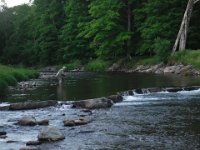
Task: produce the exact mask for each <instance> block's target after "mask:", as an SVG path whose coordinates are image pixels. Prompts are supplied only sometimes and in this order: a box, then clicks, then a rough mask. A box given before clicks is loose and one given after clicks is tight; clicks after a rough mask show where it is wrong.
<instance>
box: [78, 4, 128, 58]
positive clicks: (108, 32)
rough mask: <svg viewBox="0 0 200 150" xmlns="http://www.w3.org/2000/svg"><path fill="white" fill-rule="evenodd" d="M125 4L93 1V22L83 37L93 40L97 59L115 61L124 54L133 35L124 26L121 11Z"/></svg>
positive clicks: (86, 27) (87, 27)
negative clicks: (126, 43) (126, 45)
mask: <svg viewBox="0 0 200 150" xmlns="http://www.w3.org/2000/svg"><path fill="white" fill-rule="evenodd" d="M123 7H124V3H123V2H122V1H120V0H115V1H113V0H102V1H98V0H92V1H91V3H90V5H89V13H90V15H91V17H92V19H91V21H90V22H89V23H88V24H87V25H86V26H85V29H84V31H83V32H82V33H81V35H84V37H85V38H88V39H91V40H92V41H91V43H90V47H91V48H92V49H94V50H95V53H96V55H97V57H100V58H103V59H114V58H116V57H117V56H118V55H123V54H124V51H123V50H124V48H125V42H126V41H127V40H129V39H130V37H131V34H130V32H128V31H127V27H126V26H124V25H123V24H122V22H121V21H122V18H121V14H120V10H121V9H122V8H123Z"/></svg>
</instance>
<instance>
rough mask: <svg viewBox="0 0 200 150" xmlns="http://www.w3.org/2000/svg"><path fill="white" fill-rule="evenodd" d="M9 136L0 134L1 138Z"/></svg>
mask: <svg viewBox="0 0 200 150" xmlns="http://www.w3.org/2000/svg"><path fill="white" fill-rule="evenodd" d="M7 137H8V136H7V135H0V139H6V138H7Z"/></svg>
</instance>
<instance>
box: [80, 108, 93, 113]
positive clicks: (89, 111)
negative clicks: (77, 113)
mask: <svg viewBox="0 0 200 150" xmlns="http://www.w3.org/2000/svg"><path fill="white" fill-rule="evenodd" d="M82 111H83V112H86V113H91V114H92V111H91V110H90V109H83V110H82Z"/></svg>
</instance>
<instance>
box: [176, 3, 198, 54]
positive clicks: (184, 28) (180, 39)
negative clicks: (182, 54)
mask: <svg viewBox="0 0 200 150" xmlns="http://www.w3.org/2000/svg"><path fill="white" fill-rule="evenodd" d="M198 1H199V0H188V4H187V8H186V10H185V13H184V16H183V20H182V23H181V26H180V29H179V32H178V35H177V38H176V41H175V44H174V47H173V51H172V53H174V52H175V51H176V50H177V48H178V46H179V50H180V51H184V50H185V48H186V42H187V32H188V27H189V22H190V19H191V16H192V10H193V7H194V4H195V3H197V2H198Z"/></svg>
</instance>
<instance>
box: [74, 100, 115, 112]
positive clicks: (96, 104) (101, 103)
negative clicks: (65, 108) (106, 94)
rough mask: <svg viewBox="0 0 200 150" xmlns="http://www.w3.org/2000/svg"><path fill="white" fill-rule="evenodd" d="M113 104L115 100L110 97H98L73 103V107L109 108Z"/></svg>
mask: <svg viewBox="0 0 200 150" xmlns="http://www.w3.org/2000/svg"><path fill="white" fill-rule="evenodd" d="M112 105H113V101H112V100H110V99H108V98H96V99H88V100H81V101H76V102H73V103H72V108H86V109H97V108H109V107H111V106H112Z"/></svg>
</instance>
